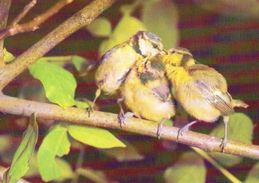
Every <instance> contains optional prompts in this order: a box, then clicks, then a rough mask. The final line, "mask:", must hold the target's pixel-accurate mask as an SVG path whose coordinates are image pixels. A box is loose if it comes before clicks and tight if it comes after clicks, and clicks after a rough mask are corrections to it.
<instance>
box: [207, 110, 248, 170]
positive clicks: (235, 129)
mask: <svg viewBox="0 0 259 183" xmlns="http://www.w3.org/2000/svg"><path fill="white" fill-rule="evenodd" d="M211 135H212V136H215V137H219V138H222V137H223V136H224V124H223V122H222V123H220V124H219V125H218V126H217V127H216V128H215V129H213V131H212V132H211ZM252 136H253V123H252V121H251V119H250V118H249V117H248V116H246V115H245V114H243V113H234V114H232V115H230V120H229V125H228V139H231V140H235V141H239V142H244V143H248V144H251V143H252ZM210 154H211V155H212V156H213V157H214V158H215V159H216V160H217V161H219V162H220V163H221V164H222V165H224V166H227V167H230V166H234V165H236V164H238V163H240V162H241V161H242V159H243V158H242V157H239V156H233V155H227V154H222V153H210Z"/></svg>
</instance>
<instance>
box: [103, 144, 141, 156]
mask: <svg viewBox="0 0 259 183" xmlns="http://www.w3.org/2000/svg"><path fill="white" fill-rule="evenodd" d="M124 143H125V144H126V147H125V148H121V147H116V148H112V149H102V152H104V153H106V154H107V155H109V156H111V157H113V158H116V160H117V161H138V160H142V159H143V158H144V156H143V155H142V154H140V152H138V150H137V149H136V148H135V147H134V146H133V145H131V144H130V143H128V142H125V140H124Z"/></svg>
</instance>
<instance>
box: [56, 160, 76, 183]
mask: <svg viewBox="0 0 259 183" xmlns="http://www.w3.org/2000/svg"><path fill="white" fill-rule="evenodd" d="M56 163H57V166H58V167H59V170H60V177H59V178H57V179H55V180H56V181H58V182H61V181H64V180H66V179H72V178H73V177H74V172H73V170H72V168H71V166H70V164H69V163H68V162H67V161H65V160H63V159H57V158H56Z"/></svg>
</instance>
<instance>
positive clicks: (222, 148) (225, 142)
mask: <svg viewBox="0 0 259 183" xmlns="http://www.w3.org/2000/svg"><path fill="white" fill-rule="evenodd" d="M226 145H227V139H226V138H223V139H222V142H221V143H220V145H219V147H220V148H221V152H224V149H225V147H226Z"/></svg>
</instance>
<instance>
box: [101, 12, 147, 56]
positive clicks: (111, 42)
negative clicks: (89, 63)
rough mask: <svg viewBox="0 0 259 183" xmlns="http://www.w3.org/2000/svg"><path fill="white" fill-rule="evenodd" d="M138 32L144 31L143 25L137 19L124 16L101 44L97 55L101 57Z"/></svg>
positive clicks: (127, 15)
mask: <svg viewBox="0 0 259 183" xmlns="http://www.w3.org/2000/svg"><path fill="white" fill-rule="evenodd" d="M140 30H146V27H145V25H144V24H143V23H142V22H141V21H140V20H138V19H137V18H135V17H133V16H130V15H129V14H124V15H123V17H122V18H121V20H120V22H119V23H118V25H117V26H116V27H115V29H114V31H113V33H112V34H111V35H110V37H109V39H108V40H105V41H103V42H102V44H101V46H100V48H99V53H100V55H103V54H104V53H105V52H106V51H108V50H109V49H111V48H112V47H114V46H115V45H118V44H120V43H122V42H124V41H126V40H128V39H129V38H130V37H131V36H133V35H134V34H135V33H136V32H138V31H140Z"/></svg>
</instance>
